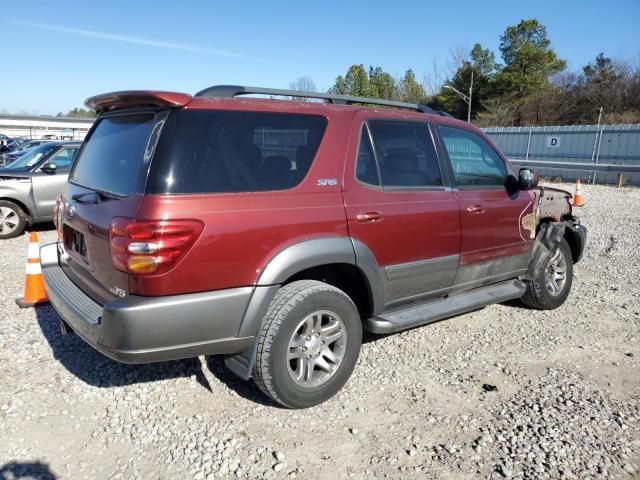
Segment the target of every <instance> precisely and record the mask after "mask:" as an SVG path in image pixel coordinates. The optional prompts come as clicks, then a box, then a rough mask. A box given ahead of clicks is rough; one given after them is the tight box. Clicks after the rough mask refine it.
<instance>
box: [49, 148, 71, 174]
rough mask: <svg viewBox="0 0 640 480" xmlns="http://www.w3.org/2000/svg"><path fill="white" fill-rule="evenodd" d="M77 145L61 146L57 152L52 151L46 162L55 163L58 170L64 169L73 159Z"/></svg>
mask: <svg viewBox="0 0 640 480" xmlns="http://www.w3.org/2000/svg"><path fill="white" fill-rule="evenodd" d="M77 151H78V147H68V148H63V149H62V150H60V151H59V152H57V153H54V154H53V155H52V156H51V158H49V160H47V163H55V164H56V168H57V169H58V170H66V169H69V168H71V164H72V163H73V159H74V157H75V156H76V152H77Z"/></svg>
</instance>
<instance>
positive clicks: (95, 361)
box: [0, 306, 211, 480]
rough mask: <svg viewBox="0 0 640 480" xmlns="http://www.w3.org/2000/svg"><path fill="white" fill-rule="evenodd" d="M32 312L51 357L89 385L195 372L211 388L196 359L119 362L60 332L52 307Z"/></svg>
mask: <svg viewBox="0 0 640 480" xmlns="http://www.w3.org/2000/svg"><path fill="white" fill-rule="evenodd" d="M35 311H36V317H37V319H38V324H39V325H40V328H41V330H42V333H43V334H44V337H45V338H46V339H47V342H49V345H50V346H51V350H52V351H53V356H54V357H55V358H56V360H58V361H59V362H60V363H62V365H63V366H64V367H65V368H66V369H67V370H69V372H71V373H72V374H73V375H75V376H76V377H78V378H79V379H80V380H82V381H83V382H85V383H87V384H89V385H92V386H94V387H103V388H107V387H113V386H124V385H131V384H135V383H146V382H154V381H158V380H166V379H170V378H179V377H190V376H192V375H195V378H196V380H197V381H198V383H200V384H201V385H202V386H203V387H204V388H207V389H208V390H209V391H211V387H210V386H209V383H208V381H207V379H206V376H205V375H204V373H203V372H202V368H201V366H200V362H199V361H198V359H197V358H192V359H187V360H176V361H172V362H160V363H149V364H144V365H127V364H124V363H119V362H116V361H114V360H111V359H109V358H107V357H105V356H104V355H102V354H101V353H99V352H97V351H96V350H94V349H93V348H92V347H91V346H89V345H88V344H87V343H85V342H84V341H83V340H82V339H81V338H80V337H78V336H77V335H75V334H73V333H71V334H68V335H62V333H60V325H59V322H60V317H59V316H58V314H57V313H56V311H55V310H54V309H53V307H50V306H42V307H37V308H35ZM2 478H3V477H0V480H2Z"/></svg>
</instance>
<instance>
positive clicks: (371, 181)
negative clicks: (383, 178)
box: [356, 125, 380, 187]
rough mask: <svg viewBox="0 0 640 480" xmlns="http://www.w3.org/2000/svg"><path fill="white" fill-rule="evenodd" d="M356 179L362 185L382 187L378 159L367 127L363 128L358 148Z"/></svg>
mask: <svg viewBox="0 0 640 480" xmlns="http://www.w3.org/2000/svg"><path fill="white" fill-rule="evenodd" d="M356 178H357V179H358V180H360V181H361V182H362V183H366V184H368V185H373V186H376V187H379V186H380V175H378V166H377V165H376V157H375V155H374V154H373V147H372V146H371V139H370V138H369V132H368V130H367V126H366V125H363V126H362V132H361V134H360V145H359V147H358V159H357V161H356Z"/></svg>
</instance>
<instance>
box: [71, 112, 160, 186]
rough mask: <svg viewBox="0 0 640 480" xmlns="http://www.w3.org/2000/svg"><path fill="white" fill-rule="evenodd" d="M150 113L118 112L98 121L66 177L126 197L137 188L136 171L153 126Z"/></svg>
mask: <svg viewBox="0 0 640 480" xmlns="http://www.w3.org/2000/svg"><path fill="white" fill-rule="evenodd" d="M153 121H154V115H153V114H146V113H145V114H136V115H119V116H114V117H105V118H102V119H100V120H98V122H99V123H98V125H97V126H96V128H95V129H94V130H93V131H92V132H91V133H90V136H89V138H88V139H87V141H86V143H85V145H84V147H83V149H82V152H81V153H80V156H79V157H78V160H77V161H76V163H75V165H74V167H73V170H72V171H71V175H70V180H71V181H72V182H74V183H77V184H79V185H82V186H84V187H87V188H92V189H96V190H103V191H106V192H112V193H115V194H118V195H122V196H127V195H130V194H131V193H134V192H135V191H137V190H138V187H139V185H138V183H139V181H138V173H139V172H140V169H141V166H142V164H143V154H144V151H145V147H146V145H147V142H148V140H149V135H150V133H151V128H152V127H153Z"/></svg>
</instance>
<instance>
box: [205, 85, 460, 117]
mask: <svg viewBox="0 0 640 480" xmlns="http://www.w3.org/2000/svg"><path fill="white" fill-rule="evenodd" d="M241 95H277V96H283V97H298V98H317V99H319V100H326V101H327V102H329V103H334V104H341V105H351V104H353V103H364V104H367V105H382V106H385V107H396V108H405V109H408V110H414V111H417V112H422V113H428V114H431V115H447V116H450V115H449V114H448V113H444V112H439V111H437V110H434V109H433V108H431V107H427V106H426V105H419V104H417V103H405V102H395V101H393V100H383V99H379V98H367V97H352V96H351V95H334V94H332V93H322V92H304V91H300V90H283V89H279V88H263V87H245V86H242V85H214V86H213V87H209V88H205V89H204V90H201V91H199V92H198V93H196V94H195V96H196V97H203V98H233V97H238V96H241Z"/></svg>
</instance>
